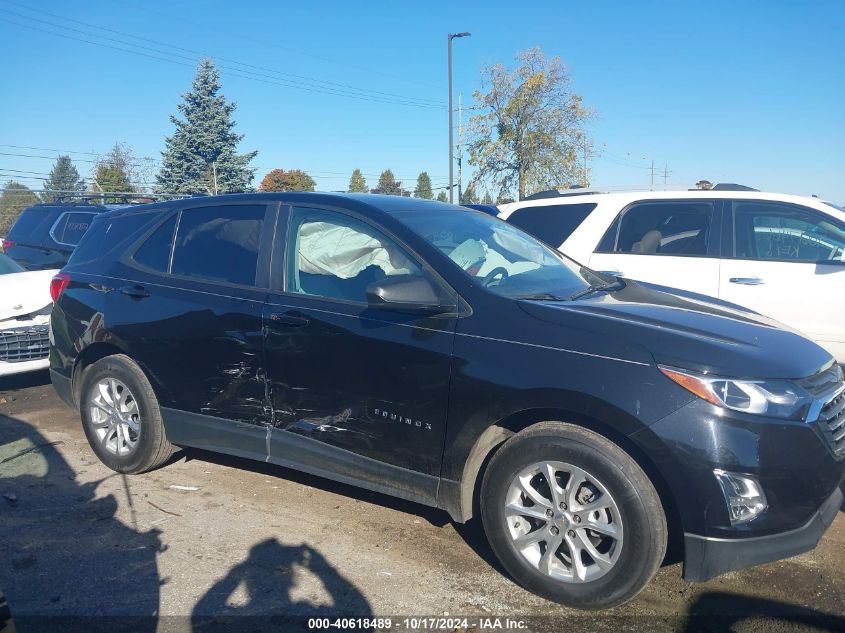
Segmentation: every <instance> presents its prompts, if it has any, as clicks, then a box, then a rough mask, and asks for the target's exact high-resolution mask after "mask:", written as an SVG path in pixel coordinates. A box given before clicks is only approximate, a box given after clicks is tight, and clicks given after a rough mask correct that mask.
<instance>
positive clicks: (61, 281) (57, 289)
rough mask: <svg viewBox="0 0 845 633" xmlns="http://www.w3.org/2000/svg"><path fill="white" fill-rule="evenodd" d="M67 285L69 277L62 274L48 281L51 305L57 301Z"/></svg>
mask: <svg viewBox="0 0 845 633" xmlns="http://www.w3.org/2000/svg"><path fill="white" fill-rule="evenodd" d="M69 283H70V275H66V274H64V273H59V274H58V275H56V276H55V277H53V278H52V279H51V280H50V296H51V297H52V298H53V303H56V301H58V300H59V297H61V296H62V293H63V292H64V290H65V288H67V286H68V284H69Z"/></svg>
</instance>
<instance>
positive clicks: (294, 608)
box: [0, 414, 371, 633]
mask: <svg viewBox="0 0 845 633" xmlns="http://www.w3.org/2000/svg"><path fill="white" fill-rule="evenodd" d="M58 444H60V442H50V441H48V440H47V439H46V438H45V437H44V436H43V435H41V434H40V433H39V432H38V431H37V430H35V429H34V428H33V427H32V426H31V425H30V424H28V423H26V422H24V421H22V420H19V419H16V418H13V417H9V416H6V415H2V414H0V495H2V496H0V517H2V521H0V591H2V592H5V594H6V597H7V598H8V601H9V605H10V607H11V612H12V615H13V617H14V620H15V623H16V625H17V629H18V631H22V632H23V631H56V630H62V631H74V632H75V631H85V632H86V633H87V632H96V631H110V632H111V631H132V632H137V633H145V632H150V633H152V632H153V631H156V630H159V631H161V630H167V629H169V628H171V627H170V626H169V625H172V624H181V623H180V622H179V620H181V621H182V622H184V623H185V624H188V623H187V622H185V620H186V618H159V612H160V602H161V599H160V596H161V590H162V589H161V588H162V586H165V585H167V584H169V582H170V579H169V578H161V577H160V574H159V569H158V564H157V556H158V555H159V554H161V553H162V552H164V551H165V550H166V547H165V546H163V544H162V540H161V532H160V531H159V530H158V529H156V528H155V527H153V526H150V525H143V524H139V522H138V520H137V518H136V515H135V511H134V506H133V503H134V500H133V497H132V495H131V494H130V491H129V488H128V484H127V482H126V479H125V477H124V476H123V475H120V474H117V473H115V474H112V475H109V476H108V477H106V478H103V479H99V480H97V481H93V482H82V481H79V480H78V479H79V478H78V476H77V473H76V472H75V471H74V470H73V469H72V468H71V467H70V466H69V465H68V463H67V462H66V461H65V460H64V459H63V457H62V456H61V454H60V453H59V452H58V450H57V449H56V446H57V445H58ZM107 479H117V481H116V482H114V483H117V484H118V486H119V489H122V491H123V492H124V494H120V493H117V496H115V495H114V494H108V495H106V496H99V497H98V496H97V489H98V487H100V486H101V485H102V484H103V482H104V481H106V480H107ZM119 503H122V504H126V506H125V507H128V509H129V516H130V521H129V524H127V523H124V522H123V521H121V520H120V519H118V518H117V517H116V512H117V509H118V504H119ZM303 592H306V593H308V595H317V596H321V597H323V598H324V599H323V600H321V601H319V602H316V603H315V602H312V601H310V600H309V599H307V598H302V597H299V598H297V595H298V594H300V595H301V594H302V593H303ZM370 614H371V610H370V605H369V603H368V602H367V600H366V599H365V598H364V596H363V595H362V594H361V592H360V591H358V589H357V588H356V587H354V586H353V585H352V584H351V583H350V582H349V581H348V580H346V579H345V578H343V577H342V576H341V575H340V574H339V573H338V572H337V570H336V569H335V568H334V567H333V566H332V565H331V564H330V563H329V562H328V561H327V560H326V559H325V557H323V556H322V554H320V552H318V551H317V550H315V549H313V548H311V547H309V546H307V545H294V546H291V545H285V544H283V543H281V542H279V541H278V540H276V539H268V540H265V541H262V542H260V543H257V544H256V545H253V546H252V548H251V549H250V550H249V552H248V554H247V556H246V558H245V560H244V561H243V562H242V563H240V564H238V565H236V566H234V567H232V568H231V569H229V570H228V571H227V572H225V574H224V576H223V578H222V579H221V580H219V581H218V582H217V583H215V584H214V585H213V586H212V587H211V589H209V591H208V592H207V593H206V594H205V595H204V596H203V597H202V598H201V599H200V600H199V601H198V602H197V604H196V605H195V607H194V609H193V614H192V617H191V622H190V624H191V625H193V628H194V630H196V631H215V630H218V629H219V630H227V631H231V630H233V629H234V630H264V629H265V628H267V627H266V626H265V625H274V624H279V625H282V624H284V626H282V627H281V629H280V630H294V629H296V628H302V627H299V626H298V624H297V623H299V624H302V623H303V622H305V620H304V618H307V617H315V616H316V617H326V616H330V615H354V616H358V617H364V616H367V615H370ZM245 616H246V617H245ZM259 616H260V617H259ZM290 617H294V618H296V623H294V622H290V623H286V622H287V618H290ZM288 624H290V626H288ZM176 628H178V629H181V630H184V627H181V626H178V627H176Z"/></svg>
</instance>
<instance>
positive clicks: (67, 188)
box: [41, 156, 85, 202]
mask: <svg viewBox="0 0 845 633" xmlns="http://www.w3.org/2000/svg"><path fill="white" fill-rule="evenodd" d="M74 191H85V181H84V180H83V179H82V178H80V177H79V172H78V171H76V167H74V165H73V161H71V160H70V156H59V157H58V158H57V159H56V162H55V164H54V165H53V169H51V170H50V177H49V178H48V179H47V181H46V182H45V183H44V193H42V194H41V199H42V200H43V201H44V202H54V201H55V200H56V198H57V197H58V196H60V195H62V194H64V193H68V192H74Z"/></svg>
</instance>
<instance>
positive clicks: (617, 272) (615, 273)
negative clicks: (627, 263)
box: [599, 270, 625, 277]
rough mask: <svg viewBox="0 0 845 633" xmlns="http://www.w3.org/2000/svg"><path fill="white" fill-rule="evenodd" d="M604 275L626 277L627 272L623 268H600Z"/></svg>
mask: <svg viewBox="0 0 845 633" xmlns="http://www.w3.org/2000/svg"><path fill="white" fill-rule="evenodd" d="M599 272H600V273H601V274H602V275H610V276H611V277H624V276H625V273H623V272H622V271H621V270H600V271H599Z"/></svg>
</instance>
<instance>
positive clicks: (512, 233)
mask: <svg viewBox="0 0 845 633" xmlns="http://www.w3.org/2000/svg"><path fill="white" fill-rule="evenodd" d="M396 216H397V217H398V218H399V219H401V220H402V221H403V222H404V223H405V224H407V225H408V226H409V227H410V228H411V230H413V231H414V232H416V233H417V234H419V235H420V236H421V237H423V238H424V239H425V240H426V241H428V242H430V243H431V244H433V245H434V246H436V247H437V248H439V249H440V250H441V251H442V252H443V253H444V254H445V255H446V256H447V257H448V258H449V259H450V260H452V262H454V264H455V265H456V266H458V268H460V269H461V270H462V271H463V272H464V274H465V275H467V276H468V277H469V278H470V279H472V281H473V282H474V283H475V284H477V285H479V286H482V287H484V288H487V289H488V290H490V291H491V292H494V293H496V294H498V295H502V296H505V297H511V298H523V297H525V298H527V297H531V296H534V295H554V296H561V297H569V296H570V295H572V294H573V293H575V292H578V291H580V290H583V289H584V288H587V287H588V286H589V285H590V284H591V283H602V282H604V281H606V280H605V279H603V278H601V277H599V276H598V275H597V274H596V273H593V272H592V271H590V270H589V269H587V268H585V267H583V266H580V265H579V264H576V263H575V262H573V261H572V260H570V259H568V258H566V257H564V256H563V255H561V254H560V253H558V252H557V251H555V250H553V249H551V248H549V247H548V246H546V245H544V244H543V243H541V242H539V241H537V240H536V239H534V238H533V237H531V236H530V235H528V234H527V233H524V232H523V231H521V230H520V229H517V228H516V227H514V226H512V225H510V224H508V223H506V222H503V221H501V220H499V219H497V218H494V217H492V216H490V215H487V214H484V213H480V212H476V211H460V210H455V211H454V212H452V213H450V212H444V211H443V210H439V209H438V210H432V211H408V212H397V213H396Z"/></svg>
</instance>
